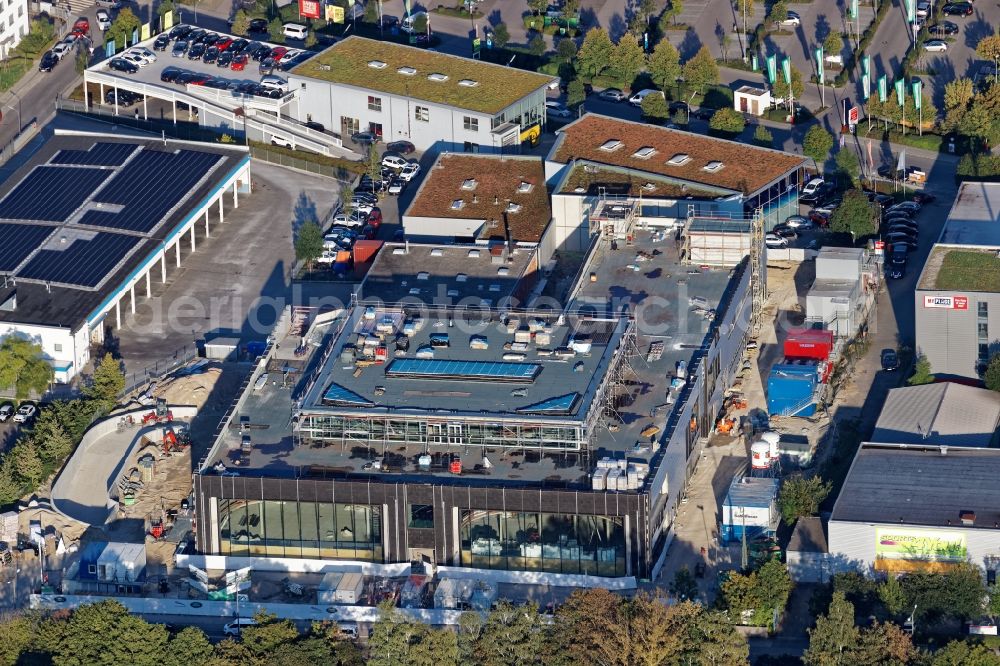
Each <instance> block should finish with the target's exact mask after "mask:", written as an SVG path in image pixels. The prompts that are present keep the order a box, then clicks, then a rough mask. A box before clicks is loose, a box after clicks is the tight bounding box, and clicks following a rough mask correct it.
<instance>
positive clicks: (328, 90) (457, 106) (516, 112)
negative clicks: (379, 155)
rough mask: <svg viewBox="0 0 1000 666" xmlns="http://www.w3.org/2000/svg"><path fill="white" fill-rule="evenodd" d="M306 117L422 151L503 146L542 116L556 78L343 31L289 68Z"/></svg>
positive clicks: (512, 146) (516, 141) (508, 147)
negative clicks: (344, 35) (341, 35)
mask: <svg viewBox="0 0 1000 666" xmlns="http://www.w3.org/2000/svg"><path fill="white" fill-rule="evenodd" d="M288 81H289V85H290V87H291V89H292V90H295V91H297V94H298V99H299V104H298V111H297V112H298V114H299V115H300V116H301V117H300V120H305V116H306V115H308V116H309V118H310V119H311V120H312V121H314V122H319V123H322V124H323V125H325V126H326V127H327V128H329V129H333V130H334V131H339V132H341V134H342V135H344V136H350V135H351V134H352V133H354V132H358V131H370V132H374V133H375V134H377V135H378V136H380V137H382V139H383V140H384V141H397V140H406V141H410V142H411V143H413V144H414V145H415V146H416V147H417V148H419V149H421V150H430V149H433V150H435V151H446V150H448V151H464V152H480V151H481V152H500V151H501V150H503V151H505V152H510V151H516V150H519V149H520V143H521V140H520V136H521V132H522V130H524V129H526V128H529V127H531V126H532V125H536V124H544V123H545V91H546V88H547V87H548V86H549V85H551V84H553V83H554V82H555V81H556V79H555V77H551V76H546V75H544V74H537V73H535V72H528V71H525V70H521V69H516V68H513V67H502V66H500V65H494V64H491V63H486V62H483V61H480V60H472V59H469V58H460V57H458V56H452V55H446V54H444V53H437V52H433V51H427V50H425V49H420V48H416V47H412V46H405V45H401V44H395V43H391V42H380V41H376V40H371V39H366V38H364V37H356V36H352V37H348V38H347V39H344V40H342V41H340V42H337V43H336V44H334V45H333V46H331V47H330V48H328V49H326V50H325V51H323V52H322V53H320V54H318V55H316V56H314V57H312V58H310V59H309V60H307V61H306V62H304V63H303V64H301V65H299V66H298V67H296V68H294V69H293V70H292V71H291V72H289V76H288Z"/></svg>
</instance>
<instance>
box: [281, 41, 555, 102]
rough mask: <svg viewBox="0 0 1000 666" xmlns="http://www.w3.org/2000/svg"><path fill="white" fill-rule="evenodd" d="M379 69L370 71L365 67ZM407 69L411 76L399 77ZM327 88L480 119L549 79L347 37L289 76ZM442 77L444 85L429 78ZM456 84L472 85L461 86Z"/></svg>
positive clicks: (433, 53)
mask: <svg viewBox="0 0 1000 666" xmlns="http://www.w3.org/2000/svg"><path fill="white" fill-rule="evenodd" d="M372 62H378V63H384V66H381V65H380V66H378V67H374V66H372V65H370V64H369V63H372ZM403 67H409V68H412V69H414V70H416V72H415V73H412V74H410V75H407V74H401V73H399V71H398V70H399V69H400V68H403ZM292 73H293V74H296V75H298V76H307V77H311V78H314V79H320V80H323V81H330V82H332V83H340V84H344V85H350V86H357V87H358V88H365V89H367V90H371V91H373V92H383V93H387V94H392V95H399V96H402V97H410V98H413V99H419V100H424V101H427V102H431V103H434V104H443V105H447V106H453V107H456V108H460V109H466V110H468V111H478V112H480V113H490V114H495V113H499V112H500V111H502V110H503V109H505V108H507V107H508V106H510V105H511V104H514V103H515V102H517V101H518V100H519V99H521V98H523V97H525V96H526V95H528V94H530V93H532V92H534V91H536V90H538V89H539V88H542V87H543V86H546V85H548V84H550V83H551V82H552V81H554V80H555V78H554V77H551V76H547V75H544V74H537V73H535V72H526V71H524V70H521V69H514V68H513V67H503V66H501V65H494V64H491V63H485V62H482V61H479V60H472V59H469V58H460V57H458V56H452V55H446V54H444V53H436V52H434V51H427V50H424V49H419V48H416V47H413V46H404V45H402V44H395V43H392V42H380V41H376V40H373V39H366V38H364V37H357V36H352V37H348V38H347V39H345V40H343V41H341V42H338V43H336V44H334V45H333V46H331V47H330V48H328V49H326V50H325V51H323V52H322V53H320V54H318V55H316V56H313V57H312V58H310V59H309V60H307V61H305V62H304V63H302V64H301V65H299V66H298V67H296V68H295V69H293V70H292ZM432 74H443V75H444V76H446V77H448V78H447V79H446V80H439V81H435V80H431V79H429V78H428V76H430V75H432ZM461 81H470V82H474V83H475V85H462V84H461V83H460V82H461Z"/></svg>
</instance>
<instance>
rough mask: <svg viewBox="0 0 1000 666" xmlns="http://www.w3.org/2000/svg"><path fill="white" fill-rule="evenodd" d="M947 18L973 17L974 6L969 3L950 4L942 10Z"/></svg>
mask: <svg viewBox="0 0 1000 666" xmlns="http://www.w3.org/2000/svg"><path fill="white" fill-rule="evenodd" d="M941 13H942V14H944V15H945V16H961V17H963V18H964V17H966V16H972V5H971V4H970V3H968V2H949V3H948V4H946V5H945V6H944V7H943V8H942V9H941Z"/></svg>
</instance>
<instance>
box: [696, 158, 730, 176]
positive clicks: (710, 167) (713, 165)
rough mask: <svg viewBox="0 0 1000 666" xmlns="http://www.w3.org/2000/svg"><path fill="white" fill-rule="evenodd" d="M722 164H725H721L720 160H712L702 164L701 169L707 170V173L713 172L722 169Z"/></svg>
mask: <svg viewBox="0 0 1000 666" xmlns="http://www.w3.org/2000/svg"><path fill="white" fill-rule="evenodd" d="M724 166H726V165H725V164H723V163H722V162H719V161H718V160H712V161H711V162H709V163H708V164H706V165H705V166H703V167H702V169H704V170H705V171H708V172H709V173H715V172H716V171H719V170H720V169H722V167H724Z"/></svg>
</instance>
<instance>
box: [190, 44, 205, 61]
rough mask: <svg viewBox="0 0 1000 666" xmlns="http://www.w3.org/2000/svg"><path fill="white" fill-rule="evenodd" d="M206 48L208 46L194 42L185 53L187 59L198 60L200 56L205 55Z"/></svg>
mask: <svg viewBox="0 0 1000 666" xmlns="http://www.w3.org/2000/svg"><path fill="white" fill-rule="evenodd" d="M207 50H208V47H206V46H205V45H204V44H195V45H194V46H192V47H191V48H190V49H188V53H187V57H188V60H200V59H201V57H202V56H203V55H205V51H207Z"/></svg>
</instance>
